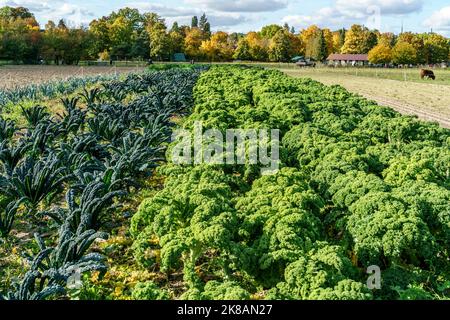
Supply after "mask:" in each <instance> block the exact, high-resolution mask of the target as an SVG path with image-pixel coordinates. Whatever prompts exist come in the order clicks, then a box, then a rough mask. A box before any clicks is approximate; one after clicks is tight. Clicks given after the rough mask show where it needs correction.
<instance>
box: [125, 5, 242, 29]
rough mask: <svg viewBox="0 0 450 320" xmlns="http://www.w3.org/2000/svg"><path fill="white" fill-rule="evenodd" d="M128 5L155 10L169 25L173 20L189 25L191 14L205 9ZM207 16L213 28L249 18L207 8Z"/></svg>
mask: <svg viewBox="0 0 450 320" xmlns="http://www.w3.org/2000/svg"><path fill="white" fill-rule="evenodd" d="M129 6H130V7H132V8H136V9H139V10H140V11H142V12H155V13H157V14H159V15H160V16H162V17H163V18H165V19H166V22H167V24H168V25H169V27H170V25H172V23H174V22H175V21H177V22H178V23H179V24H185V25H186V24H187V25H190V24H191V20H192V17H193V16H195V15H196V16H201V15H202V14H203V13H204V12H205V10H203V9H202V8H198V7H195V8H194V7H192V8H188V7H171V6H167V5H162V4H152V3H148V2H132V3H130V4H129ZM207 17H208V21H209V22H210V23H211V25H212V27H213V29H214V30H217V29H227V28H229V27H232V26H236V25H239V24H242V23H245V22H247V21H249V18H247V17H245V16H243V15H241V14H239V13H237V12H218V11H216V10H208V11H207Z"/></svg>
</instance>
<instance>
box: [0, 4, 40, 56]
mask: <svg viewBox="0 0 450 320" xmlns="http://www.w3.org/2000/svg"><path fill="white" fill-rule="evenodd" d="M41 38H42V37H41V33H40V30H39V24H38V23H37V21H36V19H35V18H34V15H33V14H31V13H30V12H29V11H28V9H26V8H23V7H19V8H11V7H4V8H1V9H0V58H3V59H10V60H14V61H16V62H26V63H32V62H35V61H37V59H38V55H39V48H40V45H41Z"/></svg>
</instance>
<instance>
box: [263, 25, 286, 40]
mask: <svg viewBox="0 0 450 320" xmlns="http://www.w3.org/2000/svg"><path fill="white" fill-rule="evenodd" d="M280 30H283V28H282V27H281V26H279V25H277V24H271V25H268V26H265V27H263V28H262V29H261V32H260V34H261V36H262V37H263V38H266V39H272V38H273V37H274V36H275V35H276V34H277V33H278V31H280Z"/></svg>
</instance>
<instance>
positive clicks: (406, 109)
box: [362, 94, 450, 129]
mask: <svg viewBox="0 0 450 320" xmlns="http://www.w3.org/2000/svg"><path fill="white" fill-rule="evenodd" d="M362 96H364V97H365V98H367V99H370V100H373V101H376V102H377V103H378V104H379V105H383V106H387V107H391V108H392V109H394V110H396V111H398V112H400V113H401V114H405V115H416V116H418V117H419V119H422V120H425V121H435V122H438V123H439V124H440V125H441V126H443V127H444V128H449V129H450V120H449V119H448V118H446V117H443V116H441V115H438V114H434V113H431V112H427V111H420V107H418V106H414V105H411V104H405V103H402V102H399V101H395V100H393V99H388V98H384V97H376V96H371V95H368V94H362Z"/></svg>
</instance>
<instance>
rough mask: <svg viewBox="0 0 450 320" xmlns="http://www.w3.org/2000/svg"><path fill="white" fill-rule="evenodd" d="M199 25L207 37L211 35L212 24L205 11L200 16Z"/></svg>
mask: <svg viewBox="0 0 450 320" xmlns="http://www.w3.org/2000/svg"><path fill="white" fill-rule="evenodd" d="M198 27H199V28H200V30H202V31H203V33H204V34H205V37H206V38H209V37H211V24H210V23H209V22H208V18H207V17H206V14H205V13H203V14H202V16H201V17H200V22H199V25H198Z"/></svg>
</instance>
